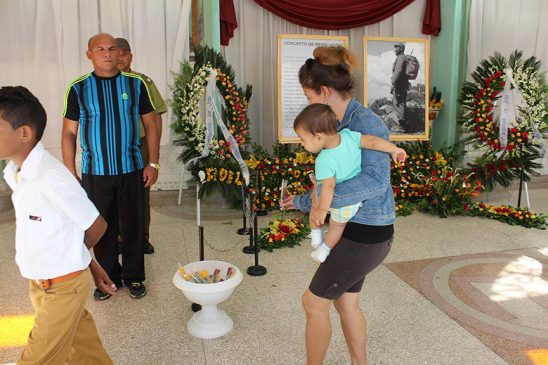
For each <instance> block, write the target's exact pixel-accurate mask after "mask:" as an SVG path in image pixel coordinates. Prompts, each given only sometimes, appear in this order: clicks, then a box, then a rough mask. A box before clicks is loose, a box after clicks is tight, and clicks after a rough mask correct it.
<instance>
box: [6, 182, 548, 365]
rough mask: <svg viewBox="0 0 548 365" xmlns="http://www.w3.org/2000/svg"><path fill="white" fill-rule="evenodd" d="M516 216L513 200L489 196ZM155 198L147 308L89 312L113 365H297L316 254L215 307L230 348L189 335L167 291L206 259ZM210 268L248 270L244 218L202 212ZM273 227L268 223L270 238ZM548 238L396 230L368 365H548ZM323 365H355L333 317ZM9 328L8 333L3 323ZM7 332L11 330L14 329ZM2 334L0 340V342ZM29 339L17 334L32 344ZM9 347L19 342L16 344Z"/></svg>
mask: <svg viewBox="0 0 548 365" xmlns="http://www.w3.org/2000/svg"><path fill="white" fill-rule="evenodd" d="M529 193H530V200H531V206H532V209H533V210H536V211H544V212H545V213H546V212H548V188H547V186H546V184H539V185H538V186H534V185H531V186H530V189H529ZM487 198H488V199H489V201H491V202H497V203H498V202H502V203H510V204H512V205H516V201H517V197H516V192H515V191H499V192H498V193H491V194H489V195H488V196H487ZM176 200H177V194H176V192H155V193H153V210H152V214H153V218H152V222H153V225H152V227H151V234H152V239H151V240H152V241H153V243H154V245H155V247H156V253H155V254H154V255H151V256H147V257H146V270H147V281H146V285H147V288H148V295H147V296H146V297H145V298H143V299H141V300H134V299H131V298H130V297H129V296H128V292H127V289H121V290H120V291H119V293H118V294H117V295H116V296H115V297H113V298H111V299H109V300H107V301H105V302H100V303H99V302H95V301H94V300H93V299H91V292H90V300H89V302H88V309H89V310H90V311H91V312H92V313H93V315H94V317H95V320H96V323H97V326H98V329H99V331H100V333H101V335H102V338H103V341H104V344H105V346H106V348H107V350H108V351H109V353H110V354H111V356H112V358H113V360H114V361H115V363H116V364H122V365H126V364H127V365H140V364H147V365H148V364H170V365H171V364H183V365H184V364H189V365H194V364H198V365H201V364H208V365H210V364H211V365H212V364H228V365H232V364H234V365H247V364H249V365H254V364H303V363H304V358H305V357H304V337H303V336H304V314H303V311H302V309H301V305H300V296H301V293H302V292H303V291H304V290H305V289H306V287H307V284H308V281H309V280H310V278H311V276H312V274H313V272H314V269H315V267H316V264H315V263H314V262H313V261H312V260H311V259H310V258H309V253H310V248H309V245H308V242H304V244H303V245H302V246H300V247H295V248H292V249H290V248H286V249H282V250H277V251H274V252H273V253H268V252H261V254H260V264H261V265H264V266H265V267H266V268H267V269H268V273H267V274H266V275H265V276H262V277H251V276H249V275H247V274H244V279H243V281H242V283H241V284H240V286H239V287H238V288H236V291H235V292H234V294H233V295H232V297H231V298H230V299H228V300H227V301H226V302H224V303H222V304H221V305H220V308H221V309H223V310H224V311H226V312H227V313H228V314H229V315H230V317H231V318H232V319H233V320H234V329H233V331H232V332H231V333H230V334H229V335H227V336H224V337H222V338H218V339H214V340H200V339H197V338H194V337H192V336H191V335H189V333H188V331H187V329H186V323H187V322H188V320H189V319H190V318H191V316H192V311H191V309H190V303H189V302H188V301H187V300H186V299H185V298H184V297H183V295H182V293H181V292H180V291H179V290H178V289H177V288H175V286H174V285H173V284H172V278H173V275H174V273H175V271H176V270H177V264H178V262H181V263H187V262H191V261H196V260H197V259H198V230H197V227H196V222H195V213H194V211H195V202H194V201H193V199H192V193H189V194H186V196H185V198H184V199H183V204H182V205H181V206H178V205H177V204H176ZM202 213H203V217H204V218H203V223H204V226H205V241H206V247H205V256H206V259H220V260H224V261H227V262H230V263H232V264H234V265H236V266H237V267H239V268H240V269H241V270H242V271H244V272H245V270H246V269H247V268H248V267H249V266H251V265H253V256H251V255H246V254H244V253H242V250H241V249H242V248H243V247H244V246H247V245H248V238H247V237H246V236H239V235H237V234H236V230H237V229H238V228H240V227H241V224H242V219H241V213H239V212H237V211H232V210H230V209H228V208H226V207H223V206H220V205H219V204H217V203H216V202H214V201H211V199H210V201H209V202H204V204H203V205H202ZM274 215H275V214H273V213H271V214H269V216H267V217H261V218H260V220H259V226H264V225H266V223H267V222H268V220H271V219H272V217H273V216H274ZM13 235H14V223H13V220H12V217H11V214H10V213H4V214H3V215H2V214H0V240H1V243H2V250H1V251H0V277H1V278H2V279H1V280H0V333H1V334H2V338H1V339H0V345H1V346H3V347H0V364H9V363H13V362H15V360H16V359H17V356H18V354H19V353H20V351H21V347H20V346H17V345H16V344H17V341H21V340H20V339H19V340H18V339H17V336H16V335H17V334H18V333H19V332H21V331H24V329H25V328H27V326H28V325H26V324H25V323H30V322H29V321H28V320H27V322H24V321H23V322H22V323H23V325H22V326H21V328H23V329H18V328H16V327H15V324H16V323H18V322H17V320H18V319H21V318H25V317H18V316H24V315H29V314H32V308H31V305H30V302H29V299H28V296H27V283H26V281H25V280H24V279H22V278H21V277H20V275H19V271H18V269H17V267H16V265H15V263H14V244H13ZM547 260H548V233H547V231H541V230H534V229H526V228H520V227H513V226H510V225H506V224H503V223H499V222H497V221H492V220H488V219H473V218H467V217H451V218H448V219H439V218H437V217H434V216H430V215H425V214H421V213H413V214H412V215H411V216H408V217H403V218H399V219H398V220H397V223H396V240H395V243H394V246H393V249H392V251H391V253H390V255H389V256H388V258H387V259H386V261H385V263H384V264H383V265H381V266H380V267H379V268H377V269H376V270H375V271H374V272H373V273H371V274H370V276H369V277H368V280H367V281H366V285H365V287H364V290H363V292H362V305H363V310H364V313H365V314H366V319H367V325H368V349H367V350H368V356H369V363H370V364H379V365H380V364H383V365H387V364H390V365H400V364H411V365H415V364H436V365H437V364H443V365H468V364H548V325H547V323H548V320H547V319H548V274H547V269H546V267H547V265H548V261H547ZM332 319H333V323H334V325H333V337H332V341H331V345H330V347H329V350H328V354H327V359H326V364H337V365H338V364H348V363H349V358H348V355H347V350H346V347H345V342H344V337H343V335H342V332H341V330H340V326H339V325H338V322H337V316H336V315H335V313H333V316H332ZM8 321H11V322H8ZM6 323H10V324H8V325H6ZM2 331H4V332H2ZM24 337H25V335H24V333H23V334H22V338H23V339H24ZM10 341H11V342H10Z"/></svg>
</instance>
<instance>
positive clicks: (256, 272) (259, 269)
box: [247, 215, 266, 276]
mask: <svg viewBox="0 0 548 365" xmlns="http://www.w3.org/2000/svg"><path fill="white" fill-rule="evenodd" d="M253 218H254V219H253V232H255V234H254V237H253V241H254V244H253V246H254V247H255V252H254V254H255V265H253V266H250V267H248V268H247V273H248V274H249V275H251V276H263V275H265V274H266V267H264V266H261V265H259V250H260V249H259V239H258V235H259V231H258V228H257V216H256V215H255V216H254V217H253Z"/></svg>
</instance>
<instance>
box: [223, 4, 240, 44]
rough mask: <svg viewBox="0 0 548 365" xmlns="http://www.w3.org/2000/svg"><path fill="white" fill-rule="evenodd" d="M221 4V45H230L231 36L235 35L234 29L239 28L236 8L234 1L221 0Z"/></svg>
mask: <svg viewBox="0 0 548 365" xmlns="http://www.w3.org/2000/svg"><path fill="white" fill-rule="evenodd" d="M219 6H220V10H221V11H220V13H221V14H220V20H221V45H223V46H228V42H229V40H230V38H232V37H234V30H235V29H236V28H238V22H237V21H236V11H235V10H234V1H233V0H221V2H220V4H219Z"/></svg>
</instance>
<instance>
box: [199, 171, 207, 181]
mask: <svg viewBox="0 0 548 365" xmlns="http://www.w3.org/2000/svg"><path fill="white" fill-rule="evenodd" d="M198 177H199V178H200V182H201V183H203V182H204V181H205V178H206V174H205V172H204V171H203V170H200V171H198Z"/></svg>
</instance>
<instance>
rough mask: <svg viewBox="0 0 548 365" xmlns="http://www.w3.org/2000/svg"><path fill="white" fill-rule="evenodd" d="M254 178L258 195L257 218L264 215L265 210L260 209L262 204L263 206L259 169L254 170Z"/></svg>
mask: <svg viewBox="0 0 548 365" xmlns="http://www.w3.org/2000/svg"><path fill="white" fill-rule="evenodd" d="M256 171H257V172H256V176H257V193H258V194H259V195H258V198H259V203H258V204H257V215H258V216H264V215H266V210H264V209H262V208H261V207H262V204H263V195H262V192H261V190H262V182H261V180H262V179H261V170H260V169H257V170H256Z"/></svg>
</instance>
